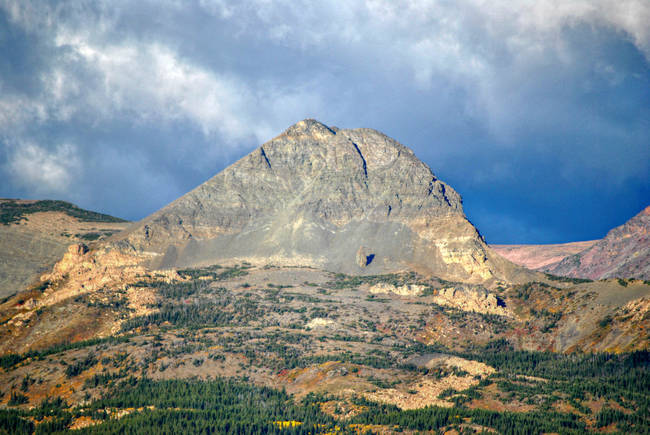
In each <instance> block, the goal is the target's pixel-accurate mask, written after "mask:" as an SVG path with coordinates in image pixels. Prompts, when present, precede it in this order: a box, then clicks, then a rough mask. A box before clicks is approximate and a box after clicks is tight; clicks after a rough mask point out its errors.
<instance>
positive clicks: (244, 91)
mask: <svg viewBox="0 0 650 435" xmlns="http://www.w3.org/2000/svg"><path fill="white" fill-rule="evenodd" d="M648 23H650V1H648V0H574V1H571V0H536V1H513V0H490V1H484V0H453V1H451V0H447V1H443V0H422V1H418V0H411V1H405V2H396V1H394V0H373V1H370V0H368V1H365V2H363V1H351V2H341V1H327V0H320V1H313V2H306V1H301V0H286V1H285V0H282V1H271V0H237V1H228V0H201V1H196V2H189V1H187V2H186V1H180V0H169V1H162V0H155V1H145V0H137V1H132V2H127V1H119V0H109V1H96V0H93V1H87V2H86V1H80V0H75V1H70V2H66V1H54V2H52V3H51V4H49V5H48V4H47V2H45V1H33V2H32V1H28V0H16V1H12V0H0V180H1V181H0V196H2V197H20V198H55V199H65V200H68V201H72V202H74V203H76V204H78V205H80V206H82V207H84V208H89V209H93V210H99V211H103V212H106V213H110V214H113V215H116V216H120V217H124V218H128V219H140V218H142V217H144V216H146V215H148V214H149V213H151V212H153V211H155V210H157V209H159V208H160V207H162V206H164V205H165V204H167V203H168V202H170V201H172V200H174V199H175V198H177V197H178V196H180V195H182V194H184V193H185V192H187V191H189V190H190V189H192V188H193V187H195V186H197V185H198V184H200V183H202V182H203V181H205V180H206V179H208V178H210V177H211V176H212V175H214V174H215V173H217V172H219V171H220V170H221V169H223V168H224V167H226V166H228V165H229V164H231V163H232V162H234V161H235V160H237V159H239V158H240V157H242V156H243V155H245V154H247V153H249V152H250V151H252V150H253V149H254V148H256V147H258V146H259V145H260V144H262V143H263V142H265V141H267V140H269V139H271V138H272V137H274V136H276V135H277V134H279V133H281V132H282V131H283V130H285V129H286V128H287V127H288V126H290V125H291V124H294V123H295V122H297V121H299V120H301V119H304V118H316V119H318V120H320V121H322V122H324V123H325V124H328V125H333V126H338V127H343V128H356V127H371V128H375V129H377V130H380V131H382V132H384V133H386V134H387V135H389V136H391V137H393V138H395V139H397V140H398V141H400V142H402V143H403V144H405V145H407V146H409V147H411V148H412V149H413V150H414V151H415V153H416V155H417V156H418V157H420V158H421V159H422V160H423V161H425V162H426V163H427V164H428V165H429V166H430V167H431V168H432V170H433V172H434V173H435V174H436V175H437V176H438V177H439V178H441V179H442V180H443V181H446V182H447V183H449V184H450V185H451V186H452V187H454V188H455V189H456V190H457V191H458V192H459V193H460V194H461V195H462V196H463V198H464V204H465V212H466V214H467V215H468V217H469V218H470V220H471V221H472V222H473V223H474V224H475V225H476V226H477V227H478V228H479V230H480V231H481V232H482V234H483V235H484V236H485V237H486V238H487V240H488V242H491V243H553V242H566V241H575V240H587V239H593V238H600V237H602V236H604V234H605V233H606V232H607V230H608V229H610V228H612V227H614V226H617V225H620V224H622V223H623V222H625V221H626V220H627V219H629V218H630V217H632V216H633V215H634V214H636V213H637V212H639V211H640V210H641V209H642V208H643V207H645V206H646V205H649V204H650V26H649V25H648Z"/></svg>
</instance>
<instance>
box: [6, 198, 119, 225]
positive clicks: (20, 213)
mask: <svg viewBox="0 0 650 435" xmlns="http://www.w3.org/2000/svg"><path fill="white" fill-rule="evenodd" d="M39 212H63V213H65V214H67V215H68V216H71V217H74V218H76V219H79V220H80V221H84V222H126V221H125V220H124V219H120V218H116V217H113V216H109V215H107V214H103V213H97V212H94V211H89V210H84V209H82V208H79V207H77V206H76V205H74V204H71V203H69V202H66V201H54V200H49V199H46V200H42V201H20V200H14V199H6V200H4V199H3V200H0V223H2V224H4V225H9V224H11V223H14V222H19V221H21V220H22V219H25V217H26V216H27V215H30V214H32V213H39Z"/></svg>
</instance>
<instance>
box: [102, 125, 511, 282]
mask: <svg viewBox="0 0 650 435" xmlns="http://www.w3.org/2000/svg"><path fill="white" fill-rule="evenodd" d="M114 241H115V242H116V243H127V244H129V245H130V246H132V247H134V248H136V250H138V251H141V252H147V253H150V254H151V255H152V260H151V262H150V266H152V267H155V268H160V267H185V266H195V265H201V264H209V263H214V262H218V261H224V260H228V259H231V260H238V261H239V260H246V261H251V262H253V263H274V264H284V265H306V266H315V267H322V268H325V269H328V270H332V271H340V272H346V273H363V274H366V273H367V274H374V273H383V272H391V271H399V270H404V269H411V270H416V271H420V272H423V273H432V274H436V275H439V276H441V277H446V278H448V279H458V280H469V281H485V280H489V279H492V278H503V277H504V275H507V274H509V273H512V270H513V267H514V266H512V265H511V264H510V263H508V262H506V261H505V260H503V259H501V258H500V257H498V256H497V255H494V254H492V253H491V252H490V250H489V249H488V248H487V246H486V245H485V243H484V242H483V240H482V238H481V237H480V235H479V234H478V232H477V231H476V229H475V228H474V227H473V226H472V225H471V223H469V222H468V221H467V219H466V218H465V215H464V213H463V209H462V202H461V198H460V196H459V195H458V193H456V191H454V190H453V189H452V188H451V187H449V186H448V185H447V184H445V183H443V182H442V181H440V180H438V179H437V178H436V177H435V175H434V174H433V173H432V172H431V170H430V169H429V167H428V166H427V165H426V164H424V163H423V162H422V161H420V160H419V159H418V158H417V157H416V156H415V155H414V154H413V152H412V151H411V150H410V149H408V148H406V147H405V146H403V145H401V144H399V143H398V142H396V141H395V140H393V139H391V138H389V137H387V136H385V135H383V134H382V133H380V132H377V131H375V130H370V129H355V130H344V129H337V128H330V127H327V126H325V125H324V124H322V123H320V122H318V121H315V120H304V121H301V122H299V123H297V124H295V125H293V126H292V127H290V128H289V129H287V130H286V131H285V132H284V133H283V134H281V135H280V136H278V137H276V138H275V139H272V140H271V141H269V142H267V143H265V144H264V145H262V146H261V147H260V148H258V149H256V150H255V151H253V152H252V153H250V154H249V155H247V156H246V157H244V158H242V159H241V160H239V161H238V162H236V163H234V164H233V165H231V166H230V167H228V168H226V169H225V170H223V171H222V172H220V173H219V174H217V175H216V176H214V177H213V178H211V179H210V180H208V181H207V182H205V183H204V184H202V185H200V186H199V187H197V188H196V189H194V190H192V191H191V192H189V193H188V194H186V195H184V196H182V197H181V198H179V199H177V200H176V201H174V202H172V203H171V204H169V205H168V206H166V207H165V208H163V209H161V210H160V211H158V212H156V213H154V214H153V215H151V216H149V217H147V218H146V219H144V220H143V221H141V222H139V223H137V224H136V225H134V226H133V227H132V228H131V229H130V230H129V231H127V232H126V233H125V234H124V235H122V236H120V237H119V238H115V240H114ZM359 252H363V253H364V255H365V256H366V261H359V260H358V258H357V257H358V253H359Z"/></svg>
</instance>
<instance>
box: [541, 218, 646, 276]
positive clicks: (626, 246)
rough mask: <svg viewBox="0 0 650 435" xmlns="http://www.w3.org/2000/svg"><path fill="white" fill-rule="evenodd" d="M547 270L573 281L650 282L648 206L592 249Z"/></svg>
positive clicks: (608, 234) (550, 266) (570, 257)
mask: <svg viewBox="0 0 650 435" xmlns="http://www.w3.org/2000/svg"><path fill="white" fill-rule="evenodd" d="M546 270H547V271H548V272H550V273H553V274H555V275H564V276H570V277H575V278H590V279H602V278H640V279H645V280H648V279H650V206H648V207H646V208H645V209H644V210H642V211H641V212H640V213H639V214H638V215H636V216H634V217H633V218H632V219H630V220H629V221H627V222H626V223H625V224H623V225H621V226H620V227H616V228H614V229H613V230H611V231H610V232H609V233H607V236H606V237H605V238H604V239H602V240H600V241H598V243H596V244H595V245H593V246H592V247H590V248H588V249H586V250H584V251H582V252H580V253H578V254H575V255H572V256H569V257H567V258H565V259H564V260H562V261H560V262H559V263H556V264H552V265H549V266H548V267H547V268H546Z"/></svg>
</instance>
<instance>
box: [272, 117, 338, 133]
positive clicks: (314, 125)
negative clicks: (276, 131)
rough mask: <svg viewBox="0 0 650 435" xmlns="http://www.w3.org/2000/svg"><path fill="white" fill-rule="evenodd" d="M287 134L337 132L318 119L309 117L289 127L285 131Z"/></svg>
mask: <svg viewBox="0 0 650 435" xmlns="http://www.w3.org/2000/svg"><path fill="white" fill-rule="evenodd" d="M284 134H285V135H287V136H325V137H327V136H332V135H335V134H336V132H335V131H334V130H332V129H331V128H329V127H328V126H327V125H325V124H323V123H322V122H320V121H317V120H316V119H312V118H307V119H303V120H302V121H299V122H297V123H295V124H294V125H292V126H291V127H289V128H288V129H286V130H285V132H284Z"/></svg>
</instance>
